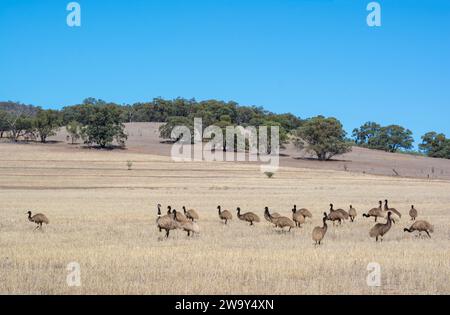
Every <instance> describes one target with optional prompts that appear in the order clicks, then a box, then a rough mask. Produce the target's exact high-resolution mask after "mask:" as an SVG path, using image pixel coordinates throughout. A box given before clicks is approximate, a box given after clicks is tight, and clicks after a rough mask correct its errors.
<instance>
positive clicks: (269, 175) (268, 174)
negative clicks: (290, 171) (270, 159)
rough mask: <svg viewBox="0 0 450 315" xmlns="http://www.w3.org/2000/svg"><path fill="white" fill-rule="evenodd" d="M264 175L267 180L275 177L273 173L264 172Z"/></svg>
mask: <svg viewBox="0 0 450 315" xmlns="http://www.w3.org/2000/svg"><path fill="white" fill-rule="evenodd" d="M264 174H265V175H266V176H267V177H268V178H272V177H273V175H275V173H273V172H264Z"/></svg>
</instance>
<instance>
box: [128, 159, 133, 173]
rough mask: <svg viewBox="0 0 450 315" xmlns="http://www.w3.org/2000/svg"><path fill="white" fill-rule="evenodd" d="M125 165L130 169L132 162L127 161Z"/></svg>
mask: <svg viewBox="0 0 450 315" xmlns="http://www.w3.org/2000/svg"><path fill="white" fill-rule="evenodd" d="M127 167H128V170H129V171H131V168H132V167H133V162H132V161H127Z"/></svg>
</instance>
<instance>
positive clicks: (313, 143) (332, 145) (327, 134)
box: [295, 116, 351, 161]
mask: <svg viewBox="0 0 450 315" xmlns="http://www.w3.org/2000/svg"><path fill="white" fill-rule="evenodd" d="M345 134H346V133H345V131H344V129H343V128H342V124H341V122H340V121H339V120H337V119H336V118H333V117H330V118H325V117H323V116H317V117H313V118H310V119H308V120H306V121H305V122H304V123H303V125H302V126H301V127H300V128H299V129H298V130H297V133H296V135H297V137H298V139H297V141H295V144H296V146H297V147H298V148H299V149H303V148H305V149H306V150H307V151H310V152H314V153H315V155H316V156H317V158H318V159H319V160H320V161H326V160H329V159H331V158H332V157H333V156H335V155H339V154H343V153H346V152H349V151H350V150H351V145H350V144H349V143H348V142H346V141H345Z"/></svg>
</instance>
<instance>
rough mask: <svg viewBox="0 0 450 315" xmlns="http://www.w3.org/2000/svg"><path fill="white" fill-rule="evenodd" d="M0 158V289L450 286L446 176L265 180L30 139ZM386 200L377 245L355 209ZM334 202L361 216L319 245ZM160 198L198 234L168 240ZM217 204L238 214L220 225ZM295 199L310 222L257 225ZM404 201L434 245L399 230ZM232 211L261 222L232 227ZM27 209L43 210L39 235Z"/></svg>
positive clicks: (291, 174) (302, 290) (322, 173)
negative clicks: (387, 213) (195, 219)
mask: <svg viewBox="0 0 450 315" xmlns="http://www.w3.org/2000/svg"><path fill="white" fill-rule="evenodd" d="M128 160H131V161H133V169H132V170H130V171H129V170H127V165H126V161H128ZM0 161H1V162H0V163H1V164H0V293H1V294H22V293H27V294H419V293H420V294H449V293H450V281H449V279H450V265H449V262H450V229H449V227H450V182H449V181H445V180H426V179H405V178H400V177H382V176H375V175H364V174H358V173H351V172H339V171H333V170H319V169H317V170H311V169H302V168H282V169H281V170H280V171H279V172H278V173H276V174H275V176H274V178H272V179H269V178H266V177H265V176H264V175H263V174H261V172H260V170H259V167H258V166H256V165H248V164H233V163H218V162H214V163H194V162H192V163H175V162H172V161H171V160H170V159H169V158H168V157H162V156H152V155H148V154H138V153H130V152H127V151H97V150H62V149H61V148H60V147H52V146H51V145H47V146H41V145H32V144H30V145H12V144H0ZM385 198H388V199H390V204H391V206H392V207H395V208H397V209H398V210H400V211H401V212H402V213H403V214H404V216H403V217H402V219H401V220H400V221H399V222H397V224H395V225H394V226H393V228H392V230H391V231H390V232H389V233H388V234H387V235H386V237H385V239H384V242H383V243H375V241H374V240H373V239H370V238H369V236H368V232H369V229H370V228H371V227H372V226H373V225H374V223H373V219H365V218H362V216H361V214H362V212H363V211H367V210H368V209H370V208H373V207H375V206H376V205H377V201H378V200H380V199H385ZM330 202H333V203H334V204H335V206H336V207H342V208H344V207H345V209H347V207H348V206H349V205H350V204H352V205H353V206H354V207H356V209H357V210H358V217H357V219H356V222H355V223H350V222H345V223H344V224H343V225H342V226H340V227H333V226H332V224H331V223H330V224H329V229H328V233H327V235H326V237H325V240H324V243H323V245H322V246H320V247H315V246H314V245H313V241H312V239H311V231H312V229H313V228H314V227H315V226H317V225H321V214H322V213H323V212H324V211H327V210H328V204H329V203H330ZM157 203H161V204H162V205H163V207H164V209H165V207H166V206H167V205H169V204H170V205H172V206H173V207H174V208H176V209H181V207H182V206H183V205H186V206H187V207H188V208H195V209H197V210H198V211H199V213H200V216H201V218H200V221H199V225H200V228H201V234H200V235H199V236H195V237H191V238H187V236H186V233H185V232H183V231H172V233H171V235H170V237H169V239H167V240H165V239H163V238H162V236H163V233H159V231H158V230H157V228H156V225H155V220H156V210H157V209H156V205H157ZM218 204H221V205H222V206H223V208H228V209H230V210H233V214H234V219H233V220H232V222H230V224H229V225H228V226H225V225H223V224H222V223H221V222H220V221H219V220H218V216H217V210H216V207H217V205H218ZM293 204H297V206H298V207H307V208H309V209H310V210H311V211H312V212H313V215H314V217H313V220H312V223H307V224H305V225H304V227H303V228H301V229H295V230H293V231H292V232H290V233H281V232H279V231H277V230H276V229H274V228H273V227H271V226H270V224H269V223H268V222H266V221H265V220H264V218H263V209H264V206H266V205H267V206H269V207H270V208H271V209H272V211H277V212H280V213H284V214H285V215H289V216H290V214H291V212H290V209H291V208H292V205H293ZM411 204H414V205H416V207H417V208H418V209H419V218H420V219H426V220H429V221H430V222H431V223H432V224H434V226H435V233H434V234H432V239H431V240H430V239H426V238H422V239H419V238H417V237H415V236H414V235H412V234H408V233H404V232H403V228H404V227H407V226H409V225H410V221H409V217H408V210H409V207H410V205H411ZM236 206H240V207H241V208H242V210H243V211H254V212H256V213H258V214H259V215H260V217H261V219H262V221H261V222H260V223H258V224H256V226H253V227H250V226H248V224H246V223H244V222H242V221H238V220H237V219H236V215H235V213H236V212H235V211H234V210H235V208H236ZM28 210H31V211H33V212H34V213H38V212H42V213H45V214H46V215H47V216H48V217H49V219H50V224H49V225H48V226H45V227H44V231H43V232H40V231H33V229H34V224H33V223H31V222H28V220H27V215H26V214H25V212H26V211H28ZM382 221H384V220H382ZM70 262H78V263H79V264H80V266H81V281H82V285H81V287H69V286H68V285H67V283H66V277H67V275H68V273H69V271H67V270H66V266H67V264H68V263H70ZM370 262H377V263H379V264H380V265H381V272H382V277H381V278H382V284H381V286H380V287H369V286H367V284H366V277H367V275H368V273H369V272H368V271H367V270H366V268H367V265H368V263H370Z"/></svg>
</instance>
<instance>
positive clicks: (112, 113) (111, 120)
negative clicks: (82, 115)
mask: <svg viewBox="0 0 450 315" xmlns="http://www.w3.org/2000/svg"><path fill="white" fill-rule="evenodd" d="M124 129H125V126H124V125H123V123H122V121H121V111H120V110H118V108H117V107H116V106H113V105H105V106H100V107H99V106H96V107H94V109H93V113H92V114H91V115H90V117H89V122H88V124H87V125H86V127H85V135H86V140H85V141H86V143H88V144H97V145H98V146H100V147H101V148H105V147H108V146H111V145H112V143H113V141H114V140H115V141H116V142H117V143H118V144H119V145H124V144H125V140H126V139H127V138H128V137H127V135H126V134H125V132H124Z"/></svg>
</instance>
